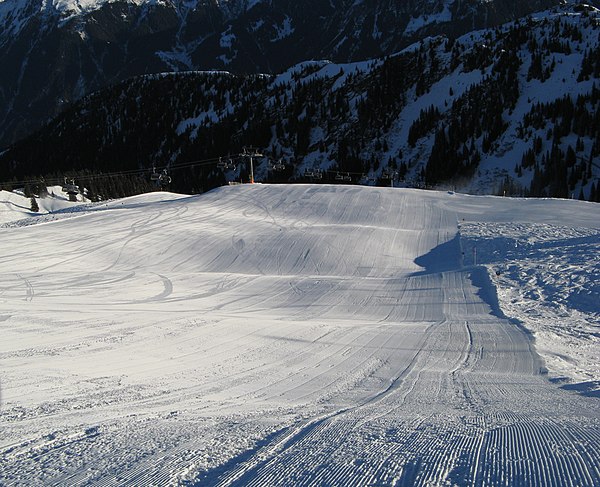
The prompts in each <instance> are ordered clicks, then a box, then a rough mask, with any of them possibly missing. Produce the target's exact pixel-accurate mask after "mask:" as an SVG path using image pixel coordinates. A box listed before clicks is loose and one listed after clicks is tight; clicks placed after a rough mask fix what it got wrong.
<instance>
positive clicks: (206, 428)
mask: <svg viewBox="0 0 600 487" xmlns="http://www.w3.org/2000/svg"><path fill="white" fill-rule="evenodd" d="M599 209H600V206H598V205H597V204H593V203H586V202H579V201H571V200H552V199H545V200H542V199H527V200H522V199H513V198H501V197H491V196H487V197H482V196H467V195H460V194H456V193H452V192H435V191H419V190H410V189H395V188H368V187H357V186H328V185H322V186H316V185H261V184H255V185H240V186H232V187H223V188H220V189H217V190H214V191H211V192H209V193H206V194H204V195H199V196H186V195H176V194H171V193H151V194H146V195H140V196H137V197H132V198H127V199H123V200H118V201H111V202H104V203H98V204H88V205H84V206H79V207H75V208H71V209H69V208H65V209H63V210H62V211H59V212H53V213H46V214H42V215H39V216H32V217H30V218H27V219H22V220H19V221H15V222H12V223H6V224H5V225H4V228H2V230H1V233H2V238H1V239H0V249H1V254H0V255H1V256H2V257H1V259H0V273H1V284H0V326H1V330H2V340H1V342H0V374H1V375H0V380H1V399H0V400H1V409H0V431H1V435H0V484H2V485H69V486H73V485H140V486H141V485H191V486H217V485H218V486H230V485H238V486H242V485H243V486H303V485H319V486H324V485H327V486H354V485H355V486H372V485H378V486H383V485H386V486H387V485H389V486H391V485H481V486H483V485H486V486H487V485H489V486H494V485H544V486H549V485H556V486H593V485H600V396H599V392H598V390H599V381H600V370H599V365H598V364H599V363H600V358H599V350H600V346H599V343H600V319H599V312H600V305H599V303H600V300H599V297H600V292H599V286H600V279H599V274H600V257H599V256H600V252H599V251H600V211H599ZM75 210H77V211H75ZM5 220H6V219H5Z"/></svg>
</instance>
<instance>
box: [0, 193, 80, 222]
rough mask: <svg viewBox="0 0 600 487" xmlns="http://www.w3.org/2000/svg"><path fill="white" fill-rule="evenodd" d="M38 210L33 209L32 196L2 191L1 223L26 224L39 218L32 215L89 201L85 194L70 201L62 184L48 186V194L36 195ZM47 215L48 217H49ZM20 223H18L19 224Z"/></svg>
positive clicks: (76, 207)
mask: <svg viewBox="0 0 600 487" xmlns="http://www.w3.org/2000/svg"><path fill="white" fill-rule="evenodd" d="M34 198H35V201H36V204H37V210H36V211H33V209H32V201H31V197H29V198H28V197H26V196H25V195H24V194H23V193H22V192H10V191H4V190H2V191H0V225H2V224H17V223H15V222H18V221H20V222H21V223H22V224H24V225H28V224H31V223H33V222H36V221H39V219H38V220H31V219H30V217H32V216H37V215H48V216H49V215H50V214H55V215H56V214H57V213H55V212H58V213H61V212H62V211H64V210H67V211H69V210H74V209H78V208H80V207H81V204H82V203H86V202H88V200H87V199H86V198H85V197H84V196H83V195H77V201H75V202H73V201H69V196H68V195H67V194H66V193H65V192H64V191H63V190H62V187H61V186H51V187H49V188H48V195H47V196H45V197H43V198H40V197H38V196H34ZM48 216H46V218H48ZM17 225H18V224H17Z"/></svg>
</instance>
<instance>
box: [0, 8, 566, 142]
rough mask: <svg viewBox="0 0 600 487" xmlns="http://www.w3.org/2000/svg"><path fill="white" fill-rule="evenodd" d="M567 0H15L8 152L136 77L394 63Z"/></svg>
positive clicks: (5, 56) (2, 93) (4, 33)
mask: <svg viewBox="0 0 600 487" xmlns="http://www.w3.org/2000/svg"><path fill="white" fill-rule="evenodd" d="M556 3H558V2H557V1H556V0H534V1H527V2H513V1H508V0H492V1H483V0H463V1H455V0H453V1H450V0H445V1H430V0H412V1H409V2H407V1H404V0H385V1H378V2H368V1H356V0H331V1H329V2H322V1H320V0H303V1H291V0H275V1H269V2H266V1H248V0H230V1H217V0H193V1H187V0H186V1H181V0H175V1H167V0H151V1H145V0H131V1H122V0H119V1H113V0H85V1H74V0H53V1H47V0H3V1H1V2H0V65H1V66H2V67H3V69H2V71H1V72H0V147H1V146H5V145H7V144H8V143H10V142H12V141H14V140H16V139H18V138H19V137H22V136H24V135H26V134H28V133H30V132H31V131H32V130H33V129H35V128H38V127H39V126H40V125H41V124H43V123H44V122H45V121H46V120H48V118H50V117H51V116H53V115H56V114H57V113H60V112H61V111H62V110H63V109H64V108H65V106H66V105H67V104H69V103H71V102H72V101H74V100H77V99H78V98H80V97H81V96H83V95H85V94H87V93H89V92H91V91H93V90H96V89H99V88H101V87H103V86H106V85H107V84H109V83H114V82H116V81H120V80H123V79H126V78H128V77H131V76H134V75H140V74H145V73H157V72H162V71H181V70H191V69H194V70H195V69H214V68H226V69H228V70H231V71H235V72H277V71H280V70H283V69H285V68H287V67H289V66H291V65H293V64H295V63H298V62H301V61H304V60H307V59H331V60H334V61H338V62H346V61H353V60H357V59H367V58H371V57H375V56H381V55H387V54H391V53H393V52H395V51H397V50H399V49H401V48H403V47H405V46H406V45H408V44H410V43H411V42H414V41H415V40H417V39H420V38H423V37H425V36H428V35H437V34H440V33H445V34H447V35H450V36H452V37H455V36H457V35H460V34H462V33H464V32H466V31H469V30H473V29H476V28H481V27H485V26H490V25H497V24H499V23H501V22H506V21H508V20H511V19H515V18H518V17H520V16H522V15H525V14H527V13H530V12H532V11H535V10H539V9H541V8H542V7H546V6H549V5H552V4H556Z"/></svg>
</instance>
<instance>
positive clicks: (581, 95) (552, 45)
mask: <svg viewBox="0 0 600 487" xmlns="http://www.w3.org/2000/svg"><path fill="white" fill-rule="evenodd" d="M599 34H600V13H599V11H598V10H596V9H594V8H593V7H582V6H575V7H557V8H555V9H552V10H550V11H545V12H541V13H539V14H536V15H533V16H531V17H529V18H527V19H523V20H519V21H516V22H511V23H508V24H505V25H503V26H501V27H497V28H493V29H487V30H481V31H478V32H473V33H470V34H467V35H464V36H462V37H459V38H458V39H456V40H451V39H448V38H446V37H443V36H437V37H432V38H428V39H427V40H424V41H422V42H419V43H416V44H414V45H411V46H410V47H408V48H406V49H405V50H403V51H401V52H399V53H398V54H396V55H394V56H389V57H385V58H380V59H374V60H371V61H365V62H359V63H346V64H335V63H330V62H326V61H314V62H305V63H301V64H299V65H297V66H295V67H294V68H291V69H289V70H287V71H285V72H284V73H282V74H279V75H248V76H241V75H233V74H230V73H226V72H210V73H203V72H187V73H179V74H163V75H149V76H143V77H137V78H133V79H131V80H129V81H126V82H122V83H120V84H118V85H116V86H113V87H111V88H109V89H106V90H102V91H99V92H96V93H94V94H93V95H90V96H87V97H85V98H83V99H82V100H81V101H80V102H79V103H77V104H75V105H74V106H73V107H71V108H70V109H69V110H67V111H66V112H65V113H63V114H62V115H61V116H59V117H58V118H56V119H55V120H54V121H53V122H52V123H51V124H49V125H47V126H46V127H45V128H44V129H43V130H41V131H40V132H38V133H37V134H35V135H34V136H32V137H29V138H27V139H26V140H24V141H23V142H22V143H19V144H16V145H14V146H13V147H12V148H10V149H9V150H7V151H5V152H4V153H3V154H1V155H0V167H1V168H2V172H1V173H0V180H8V179H10V178H11V177H16V178H20V177H23V176H25V175H32V174H50V173H57V174H60V173H64V172H66V171H71V170H84V169H85V170H93V171H104V172H106V171H109V172H110V171H113V172H115V171H116V172H118V171H122V172H123V171H132V172H135V171H140V170H142V169H144V168H145V169H149V168H152V167H153V166H155V167H157V168H160V169H162V168H168V169H169V171H170V174H171V176H172V178H173V182H172V187H171V188H172V189H173V190H178V191H199V190H203V189H208V188H209V187H212V186H215V185H217V184H222V183H223V182H225V180H226V179H239V178H240V177H241V178H243V179H246V180H247V178H248V174H247V170H248V167H247V164H238V166H237V168H236V169H235V170H233V169H224V170H221V169H219V168H217V167H216V165H215V163H216V160H217V159H216V158H218V157H219V156H226V155H227V154H228V153H239V152H241V151H242V148H243V147H244V146H257V147H260V148H261V150H263V151H264V152H265V154H268V155H269V156H270V158H271V160H272V161H278V160H281V161H282V163H284V164H285V169H284V170H283V171H280V172H275V171H273V169H274V168H273V167H272V165H269V164H268V163H267V160H266V159H265V158H263V159H256V160H255V161H254V162H255V170H256V177H257V179H258V180H264V181H267V180H269V181H309V180H310V181H314V180H316V179H318V180H319V181H330V182H338V180H342V181H343V180H345V179H349V180H351V181H353V182H363V183H367V184H376V183H377V184H391V183H393V184H399V183H400V182H401V183H402V184H406V185H410V186H438V187H439V186H440V185H443V186H446V187H448V188H457V189H461V190H465V191H471V192H479V193H490V192H493V193H498V194H520V195H535V196H544V195H547V196H557V197H565V198H567V197H575V198H582V199H588V200H596V201H597V200H598V199H599V197H600V187H599V186H600V181H599V177H600V39H599ZM208 159H212V160H213V163H212V165H210V164H203V163H200V162H198V161H206V160H208ZM209 162H210V161H209ZM234 162H235V161H234ZM238 162H239V161H238Z"/></svg>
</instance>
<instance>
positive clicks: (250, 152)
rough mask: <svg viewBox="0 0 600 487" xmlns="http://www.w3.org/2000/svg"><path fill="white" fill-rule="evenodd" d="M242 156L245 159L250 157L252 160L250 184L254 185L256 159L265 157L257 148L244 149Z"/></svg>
mask: <svg viewBox="0 0 600 487" xmlns="http://www.w3.org/2000/svg"><path fill="white" fill-rule="evenodd" d="M242 155H243V156H244V157H248V158H249V159H250V184H254V161H253V158H254V157H263V154H261V153H260V152H259V151H258V149H256V148H255V147H244V148H243V151H242Z"/></svg>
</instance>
